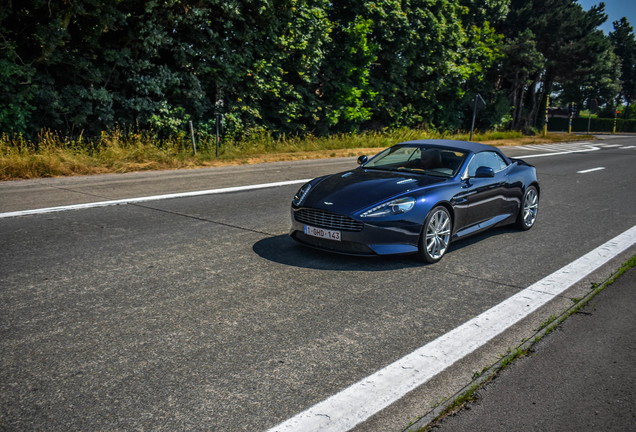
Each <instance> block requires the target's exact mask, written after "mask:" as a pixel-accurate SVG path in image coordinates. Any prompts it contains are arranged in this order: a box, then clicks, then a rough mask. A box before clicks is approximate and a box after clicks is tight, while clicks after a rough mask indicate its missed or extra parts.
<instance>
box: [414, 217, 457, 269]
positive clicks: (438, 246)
mask: <svg viewBox="0 0 636 432" xmlns="http://www.w3.org/2000/svg"><path fill="white" fill-rule="evenodd" d="M452 226H453V221H452V219H451V215H450V213H449V212H448V210H447V209H446V207H443V206H438V207H435V208H434V209H433V210H431V212H430V213H429V214H428V216H426V220H425V221H424V228H423V229H422V235H421V236H420V248H419V256H420V258H421V259H423V260H424V261H426V262H427V263H429V264H432V263H436V262H437V261H439V260H441V259H442V257H443V256H444V254H445V253H446V250H447V249H448V244H449V243H450V238H451V228H452Z"/></svg>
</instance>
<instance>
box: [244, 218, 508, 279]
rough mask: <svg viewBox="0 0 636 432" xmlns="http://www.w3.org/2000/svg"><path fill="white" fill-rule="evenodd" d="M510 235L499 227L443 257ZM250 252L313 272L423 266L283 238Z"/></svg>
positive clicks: (410, 259) (269, 240)
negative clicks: (491, 238) (330, 249)
mask: <svg viewBox="0 0 636 432" xmlns="http://www.w3.org/2000/svg"><path fill="white" fill-rule="evenodd" d="M513 232H518V231H517V230H516V229H514V228H511V227H500V228H494V229H491V230H488V231H485V232H483V233H480V234H476V235H474V236H471V237H468V238H466V239H461V240H457V241H455V242H453V243H451V245H450V248H449V249H448V251H447V252H446V256H449V255H453V254H454V253H458V252H459V251H460V250H462V249H464V248H466V247H468V246H471V245H473V244H475V243H478V242H480V241H483V240H485V239H487V238H490V237H493V236H500V235H505V234H509V233H513ZM252 249H253V250H254V252H255V253H256V254H257V255H258V256H260V257H261V258H264V259H266V260H269V261H273V262H277V263H279V264H284V265H288V266H293V267H301V268H309V269H316V270H339V271H390V270H398V269H404V268H415V267H426V266H427V265H426V264H424V263H423V262H422V261H419V260H418V259H417V257H416V256H415V255H398V256H370V257H360V256H352V255H341V254H336V253H331V252H325V251H321V250H318V249H313V248H310V247H308V246H303V245H301V244H300V243H298V242H296V241H294V240H293V239H292V238H291V237H289V236H288V235H286V234H285V235H279V236H274V237H267V238H265V239H262V240H259V241H258V242H256V243H255V244H254V246H253V247H252ZM443 261H444V260H442V262H443ZM433 265H435V264H433Z"/></svg>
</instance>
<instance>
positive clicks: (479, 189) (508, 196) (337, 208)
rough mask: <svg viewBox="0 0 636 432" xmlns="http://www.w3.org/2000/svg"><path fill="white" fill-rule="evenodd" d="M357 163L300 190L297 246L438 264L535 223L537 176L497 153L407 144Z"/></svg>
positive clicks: (439, 143) (461, 145) (477, 147)
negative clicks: (471, 245) (493, 231)
mask: <svg viewBox="0 0 636 432" xmlns="http://www.w3.org/2000/svg"><path fill="white" fill-rule="evenodd" d="M358 163H359V164H360V166H359V167H358V168H356V169H353V170H351V171H347V172H342V173H339V174H333V175H328V176H324V177H318V178H316V179H313V180H311V181H310V182H308V183H306V184H305V185H303V186H302V187H301V188H300V190H299V191H298V193H297V194H296V195H295V196H294V199H293V201H292V205H291V213H292V228H291V232H290V235H291V236H292V237H293V238H294V239H295V240H297V241H299V242H300V243H303V244H305V245H308V246H311V247H315V248H318V249H324V250H328V251H333V252H338V253H344V254H352V255H389V254H409V253H415V254H418V255H419V257H420V258H421V259H423V260H424V261H426V262H428V263H434V262H437V261H439V260H440V259H441V258H442V257H443V256H444V253H446V251H447V250H448V246H449V244H450V242H451V241H453V240H456V239H460V238H463V237H466V236H468V235H471V234H475V233H478V232H480V231H483V230H485V229H488V228H492V227H495V226H501V225H505V224H512V223H516V224H517V226H518V227H519V228H520V229H521V230H528V229H530V228H532V226H533V225H534V223H535V221H536V219H537V212H538V209H539V192H540V189H539V182H538V181H537V173H536V169H535V168H534V167H533V166H532V165H530V164H527V163H526V162H524V161H522V160H520V159H509V158H508V157H506V156H505V155H504V154H503V153H502V152H501V151H500V150H499V149H497V148H496V147H492V146H488V145H484V144H477V143H473V142H463V141H451V140H418V141H409V142H404V143H400V144H397V145H394V146H392V147H389V148H388V149H386V150H384V151H382V152H380V153H378V154H377V155H376V156H374V157H373V158H371V159H369V158H367V156H360V158H359V159H358Z"/></svg>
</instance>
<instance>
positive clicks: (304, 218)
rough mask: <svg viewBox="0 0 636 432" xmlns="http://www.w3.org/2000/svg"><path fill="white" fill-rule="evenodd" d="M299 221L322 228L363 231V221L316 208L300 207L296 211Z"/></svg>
mask: <svg viewBox="0 0 636 432" xmlns="http://www.w3.org/2000/svg"><path fill="white" fill-rule="evenodd" d="M294 217H295V218H296V220H297V221H298V222H301V223H304V224H307V225H313V226H317V227H321V228H330V229H337V230H343V231H362V226H363V224H362V222H358V221H357V220H355V219H351V218H350V217H348V216H342V215H339V214H335V213H329V212H325V211H321V210H314V209H300V210H298V211H296V212H294Z"/></svg>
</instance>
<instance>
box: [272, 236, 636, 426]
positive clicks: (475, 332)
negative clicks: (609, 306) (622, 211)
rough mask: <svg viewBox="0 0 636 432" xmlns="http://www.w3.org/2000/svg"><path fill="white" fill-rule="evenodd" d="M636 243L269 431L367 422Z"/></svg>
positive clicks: (618, 240)
mask: <svg viewBox="0 0 636 432" xmlns="http://www.w3.org/2000/svg"><path fill="white" fill-rule="evenodd" d="M634 244H636V225H635V226H633V227H632V228H630V229H629V230H627V231H625V232H624V233H622V234H620V235H618V236H617V237H615V238H613V239H612V240H610V241H608V242H607V243H605V244H603V245H601V246H599V247H597V248H596V249H594V250H593V251H591V252H589V253H587V254H586V255H584V256H582V257H581V258H579V259H577V260H576V261H573V262H572V263H570V264H568V265H566V266H565V267H563V268H561V269H560V270H557V271H556V272H554V273H552V274H551V275H549V276H547V277H545V278H543V279H541V280H540V281H539V282H536V283H535V284H533V285H531V286H529V287H528V288H526V289H524V290H523V291H520V292H519V293H517V294H515V295H513V296H512V297H510V298H508V299H507V300H505V301H503V302H501V303H499V304H498V305H496V306H494V307H493V308H491V309H489V310H487V311H486V312H484V313H482V314H481V315H479V316H477V317H475V318H473V319H471V320H470V321H468V322H466V323H464V324H463V325H461V326H459V327H457V328H456V329H454V330H451V331H450V332H448V333H446V334H445V335H443V336H441V337H439V338H437V339H435V340H434V341H432V342H430V343H428V344H427V345H424V346H423V347H421V348H419V349H417V350H416V351H414V352H412V353H411V354H408V355H406V356H405V357H402V358H401V359H399V360H397V361H396V362H395V363H392V364H390V365H388V366H387V367H385V368H384V369H381V370H379V371H377V372H376V373H374V374H373V375H370V376H368V377H366V378H364V379H362V380H360V381H358V382H357V383H356V384H353V385H352V386H350V387H348V388H346V389H344V390H342V391H341V392H340V393H337V394H335V395H333V396H331V397H329V398H328V399H325V400H324V401H322V402H319V403H318V404H316V405H314V406H313V407H311V408H309V409H308V410H306V411H304V412H302V413H300V414H298V415H296V416H295V417H292V418H291V419H289V420H287V421H285V422H283V423H280V424H279V425H278V426H275V427H274V428H272V429H270V430H269V431H268V432H282V431H304V432H311V431H321V432H344V431H348V430H351V429H352V428H354V427H355V426H356V425H357V424H360V423H362V422H363V421H365V420H367V419H369V418H370V417H372V416H373V415H374V414H376V413H378V412H379V411H381V410H382V409H384V408H386V407H388V406H389V405H391V404H392V403H394V402H396V401H397V400H399V399H400V398H402V397H403V396H404V395H406V394H407V393H409V392H410V391H412V390H414V389H415V388H417V387H419V386H421V385H422V384H424V383H425V382H427V381H428V380H430V379H431V378H433V377H434V376H436V375H437V374H439V373H440V372H442V371H443V370H445V369H446V368H448V367H450V366H451V365H452V364H454V363H455V362H457V361H458V360H460V359H462V358H464V357H465V356H467V355H468V354H470V353H472V352H474V351H475V350H477V349H478V348H480V347H481V346H483V345H485V344H486V343H487V342H488V341H490V340H491V339H493V338H494V337H495V336H497V335H499V334H501V333H503V332H504V331H505V330H506V329H508V328H509V327H511V326H512V325H514V324H516V323H517V322H519V321H520V320H522V319H523V318H525V317H526V316H528V315H529V314H530V313H532V312H534V311H536V310H537V309H539V308H540V307H541V306H543V305H545V304H546V303H548V302H549V301H550V300H552V299H554V298H555V297H557V296H559V295H560V294H562V293H563V292H564V291H565V290H567V289H568V288H569V287H571V286H572V285H574V284H575V283H577V282H578V281H580V280H581V279H583V278H584V277H586V276H587V275H588V274H590V273H592V272H593V271H594V270H596V269H597V268H599V267H601V266H602V265H603V264H605V263H607V262H608V261H609V260H611V259H612V258H614V257H615V256H617V255H618V254H620V253H621V252H623V251H625V250H627V249H628V248H629V247H631V246H632V245H634Z"/></svg>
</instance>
